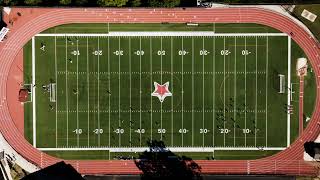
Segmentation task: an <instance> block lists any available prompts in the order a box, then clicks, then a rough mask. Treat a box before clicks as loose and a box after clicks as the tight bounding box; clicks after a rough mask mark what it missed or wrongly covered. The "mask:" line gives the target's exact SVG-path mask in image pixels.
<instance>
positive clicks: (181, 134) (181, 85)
mask: <svg viewBox="0 0 320 180" xmlns="http://www.w3.org/2000/svg"><path fill="white" fill-rule="evenodd" d="M183 50H184V49H183V36H182V37H181V51H183ZM183 56H184V55H183V53H182V56H181V61H182V63H181V64H182V65H181V71H182V74H181V87H182V98H181V112H182V113H181V121H182V124H181V127H182V128H181V129H183V96H184V91H183ZM181 139H182V146H183V133H181Z"/></svg>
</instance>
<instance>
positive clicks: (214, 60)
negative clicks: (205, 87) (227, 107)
mask: <svg viewBox="0 0 320 180" xmlns="http://www.w3.org/2000/svg"><path fill="white" fill-rule="evenodd" d="M215 48H216V38H215V37H213V49H212V52H213V56H212V60H213V63H212V72H215V71H216V69H215V68H216V67H215V63H216V49H215ZM212 86H213V88H212V146H213V147H214V146H215V144H214V143H215V142H214V137H215V128H216V127H214V125H215V123H214V122H215V112H214V111H215V92H216V76H215V73H212Z"/></svg>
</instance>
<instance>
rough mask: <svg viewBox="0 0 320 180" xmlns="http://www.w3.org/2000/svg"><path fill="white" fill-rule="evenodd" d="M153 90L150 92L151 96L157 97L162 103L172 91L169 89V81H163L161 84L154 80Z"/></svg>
mask: <svg viewBox="0 0 320 180" xmlns="http://www.w3.org/2000/svg"><path fill="white" fill-rule="evenodd" d="M153 84H154V88H155V90H154V91H153V93H152V94H151V96H155V97H158V98H159V101H160V102H161V103H162V102H163V101H164V99H165V98H166V97H167V96H172V93H171V92H170V91H169V82H166V83H164V84H163V85H161V84H159V83H157V82H154V83H153Z"/></svg>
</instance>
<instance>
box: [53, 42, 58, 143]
mask: <svg viewBox="0 0 320 180" xmlns="http://www.w3.org/2000/svg"><path fill="white" fill-rule="evenodd" d="M54 65H55V76H56V92H55V94H56V147H58V73H57V71H58V65H57V37H54Z"/></svg>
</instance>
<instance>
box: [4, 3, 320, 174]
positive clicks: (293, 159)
mask: <svg viewBox="0 0 320 180" xmlns="http://www.w3.org/2000/svg"><path fill="white" fill-rule="evenodd" d="M16 10H17V11H19V12H22V14H23V16H26V17H25V19H24V21H18V22H17V25H15V27H13V28H12V29H11V32H10V34H9V37H8V38H7V39H6V40H5V42H3V44H1V45H0V51H1V52H0V98H1V101H0V122H1V123H0V131H1V133H2V134H3V136H4V137H5V138H6V140H7V141H8V142H9V144H10V145H11V146H12V147H13V148H14V149H15V150H16V151H17V152H18V153H20V154H21V155H22V156H23V157H25V158H26V159H27V160H29V161H30V162H32V163H34V164H36V165H38V166H40V167H46V166H48V165H51V164H53V163H55V162H57V161H60V160H61V159H58V158H55V157H52V156H49V155H47V154H45V153H43V152H41V151H39V150H37V149H35V148H33V146H32V145H30V144H29V142H28V141H27V140H25V138H24V137H23V135H22V134H21V133H19V131H18V129H17V128H16V126H15V124H14V123H13V121H12V117H11V116H10V113H9V109H8V106H7V103H10V102H7V100H6V96H7V93H8V92H10V91H8V92H7V88H6V86H7V78H8V76H10V74H9V69H10V67H11V64H12V63H13V61H14V59H15V56H16V55H17V54H18V52H19V50H20V49H21V48H23V46H24V45H25V44H26V43H27V42H28V41H29V40H30V39H31V37H32V36H34V35H35V34H37V33H40V32H42V31H44V30H46V29H48V28H50V27H53V26H57V25H61V24H68V23H106V22H110V23H147V22H148V23H159V22H172V23H174V22H176V23H185V22H197V23H257V24H263V25H267V26H270V27H273V28H275V29H278V30H280V31H282V32H284V33H287V34H290V32H293V33H294V36H292V39H293V40H294V41H295V42H296V43H297V44H298V45H299V46H300V47H301V48H302V49H303V50H304V52H305V54H306V55H307V57H308V59H309V63H310V64H311V65H312V67H313V69H314V72H315V74H316V84H317V97H316V98H317V99H316V102H315V111H314V113H313V115H312V117H311V121H310V122H309V124H308V127H307V128H306V129H305V130H304V131H303V134H302V135H301V136H300V137H299V138H298V139H297V140H296V141H295V142H294V143H293V144H291V146H290V147H288V148H287V149H286V150H284V151H281V152H279V153H278V154H275V155H273V156H270V157H267V158H263V159H258V160H228V161H220V160H217V161H209V160H195V161H196V163H198V164H199V166H201V168H202V170H201V171H202V173H219V174H291V175H315V174H316V173H317V170H316V169H314V168H313V167H311V166H309V165H307V164H305V163H304V161H303V157H302V156H303V143H304V142H305V141H308V140H314V139H315V138H316V137H317V136H318V134H319V132H320V127H319V126H317V122H318V121H320V111H319V109H320V101H319V100H320V99H319V94H320V86H319V85H320V69H319V67H320V63H319V61H320V58H319V48H318V46H317V43H316V41H315V40H314V39H313V38H312V37H311V36H310V35H309V34H308V33H307V32H306V31H305V30H304V29H303V28H302V27H300V26H299V25H297V24H296V23H295V22H294V21H293V20H291V19H289V18H288V17H286V16H284V15H282V14H280V13H277V12H275V11H271V10H267V9H262V8H257V7H252V8H251V7H250V8H249V7H246V8H241V7H230V8H214V9H202V8H201V9H199V8H187V9H99V8H87V9H84V8H74V9H57V8H56V9H54V8H38V9H28V8H17V9H16ZM66 162H67V163H70V164H72V165H73V166H74V167H75V168H76V169H77V170H78V171H79V172H80V173H83V174H138V173H141V172H140V170H139V169H138V168H137V167H136V166H135V164H134V162H133V161H124V160H122V161H117V160H116V161H112V160H110V161H107V160H79V161H78V160H70V161H66Z"/></svg>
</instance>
